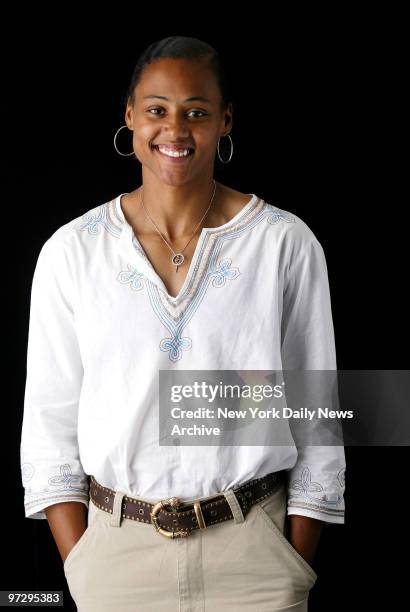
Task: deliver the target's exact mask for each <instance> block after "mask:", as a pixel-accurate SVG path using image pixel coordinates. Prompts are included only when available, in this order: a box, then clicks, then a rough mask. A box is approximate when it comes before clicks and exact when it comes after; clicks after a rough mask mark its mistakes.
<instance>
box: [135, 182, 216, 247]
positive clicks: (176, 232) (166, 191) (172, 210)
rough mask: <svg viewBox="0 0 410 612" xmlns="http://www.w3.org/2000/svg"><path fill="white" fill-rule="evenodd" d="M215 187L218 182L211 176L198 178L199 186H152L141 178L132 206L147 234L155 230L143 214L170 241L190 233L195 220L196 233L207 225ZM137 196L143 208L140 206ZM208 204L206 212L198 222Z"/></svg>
mask: <svg viewBox="0 0 410 612" xmlns="http://www.w3.org/2000/svg"><path fill="white" fill-rule="evenodd" d="M219 190H220V188H219V185H218V183H217V182H216V181H215V183H214V180H213V178H212V177H211V178H209V179H208V180H206V181H205V180H202V181H201V183H200V185H199V186H198V184H196V185H195V186H193V185H182V186H181V185H178V186H172V185H165V184H163V183H161V184H159V185H158V184H155V186H154V185H153V184H152V183H151V182H150V181H147V180H144V181H143V184H142V186H141V187H140V188H139V189H138V190H137V192H136V206H137V207H138V209H140V210H139V215H140V217H141V218H144V219H145V221H144V225H145V227H146V228H147V232H148V233H157V230H156V229H155V226H154V224H153V223H152V221H151V220H150V219H149V217H148V216H147V213H148V215H149V216H150V217H151V219H152V220H153V221H154V222H155V224H156V225H157V227H158V229H159V230H160V231H161V233H162V234H163V235H164V236H165V238H166V239H168V240H170V241H174V240H179V239H181V238H184V237H189V236H191V235H192V233H193V231H194V229H195V227H196V226H197V225H198V223H199V225H198V227H197V229H196V231H197V232H198V231H200V230H201V228H202V227H206V226H207V222H208V219H209V215H210V213H211V211H212V210H213V209H214V207H215V205H216V201H217V199H218V195H219ZM141 196H142V200H143V204H144V207H145V209H144V208H143V207H142V206H141ZM212 196H213V199H212V203H211V198H212ZM208 207H209V211H208V213H207V214H206V216H205V218H204V219H203V220H202V222H201V223H200V221H201V219H202V217H203V215H204V214H205V213H206V211H207V210H208ZM146 211H147V212H146Z"/></svg>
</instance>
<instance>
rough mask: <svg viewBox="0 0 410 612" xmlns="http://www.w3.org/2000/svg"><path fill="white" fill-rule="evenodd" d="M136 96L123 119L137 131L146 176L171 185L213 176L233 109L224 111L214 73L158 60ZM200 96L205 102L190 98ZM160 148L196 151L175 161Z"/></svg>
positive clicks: (197, 65)
mask: <svg viewBox="0 0 410 612" xmlns="http://www.w3.org/2000/svg"><path fill="white" fill-rule="evenodd" d="M134 96H135V103H134V106H133V107H132V106H131V104H130V102H128V104H127V109H126V114H125V120H126V123H127V126H128V127H129V129H131V130H133V148H134V153H135V155H136V157H137V158H138V160H139V161H140V162H141V164H142V166H143V172H146V171H149V172H151V173H153V174H154V175H155V176H156V177H158V179H159V180H160V181H161V182H164V183H168V184H183V183H186V182H189V181H192V180H193V179H195V177H197V176H202V177H204V176H213V168H214V160H215V154H216V149H217V145H218V140H219V138H220V137H222V136H225V135H226V134H228V133H229V131H230V129H231V127H232V113H231V109H229V110H227V111H226V112H224V113H222V112H221V108H220V104H221V94H220V91H219V87H218V82H217V80H216V78H215V76H214V74H213V72H212V71H211V70H210V69H209V68H207V67H206V65H205V64H204V63H203V62H197V61H192V60H185V59H163V60H158V61H156V62H154V63H153V64H149V65H148V66H147V67H146V68H145V69H144V72H143V74H142V77H141V80H140V82H139V83H138V85H137V86H136V88H135V90H134ZM198 97H199V98H203V99H191V100H189V98H198ZM159 144H162V145H168V148H171V149H172V148H173V149H176V148H179V149H183V148H186V147H192V148H193V149H194V151H193V153H192V154H191V155H189V156H188V157H187V158H184V160H183V161H182V162H178V163H175V162H173V161H172V159H169V158H168V157H167V156H166V155H163V154H161V153H160V152H159V151H158V149H156V148H155V147H156V146H158V145H159ZM204 173H205V175H204Z"/></svg>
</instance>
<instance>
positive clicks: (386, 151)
mask: <svg viewBox="0 0 410 612" xmlns="http://www.w3.org/2000/svg"><path fill="white" fill-rule="evenodd" d="M186 8H187V9H188V8H189V7H186ZM148 9H149V10H148ZM162 10H163V9H161V8H160V6H159V5H157V6H154V5H152V6H151V7H147V13H146V15H144V17H142V13H141V12H140V10H139V11H138V12H135V13H132V11H131V12H130V13H129V14H127V13H126V12H125V9H124V12H123V13H122V14H119V15H118V16H117V15H115V14H114V11H113V12H112V14H105V18H107V17H108V19H106V20H104V23H102V22H101V21H100V18H101V15H97V16H95V17H94V19H90V20H88V21H87V22H86V21H85V19H84V15H82V14H81V15H80V13H79V14H78V15H76V14H75V13H74V12H73V13H72V14H68V15H67V14H66V15H64V13H62V15H60V16H59V17H58V18H57V16H56V15H55V16H53V15H52V14H51V13H50V14H44V15H39V14H38V13H37V12H36V13H35V12H34V11H33V14H32V15H29V14H27V13H24V15H23V14H22V15H15V16H13V17H10V15H9V17H8V20H6V22H5V25H6V27H5V30H6V31H5V38H4V40H3V42H2V50H3V53H2V59H3V71H2V80H3V85H4V89H3V96H2V100H1V104H2V118H3V121H2V129H3V155H4V161H3V164H2V167H3V170H4V169H5V170H6V171H5V174H4V177H3V181H2V184H3V186H5V190H3V196H4V199H3V232H2V238H3V239H2V246H3V258H2V262H3V275H2V281H3V286H5V287H6V290H5V292H4V293H3V303H4V304H5V314H4V317H3V332H4V333H3V354H4V358H5V359H4V366H3V372H4V373H5V378H4V383H3V390H4V393H3V402H4V403H3V410H2V416H3V423H4V429H3V440H2V454H3V459H2V462H3V487H2V489H3V492H2V503H1V504H0V507H1V514H2V517H1V519H2V523H1V524H2V527H3V534H2V535H3V542H4V546H3V548H2V559H3V562H5V563H4V567H3V570H2V573H1V575H0V590H9V589H10V590H11V589H26V590H28V589H65V592H66V596H65V599H66V607H65V609H67V610H69V609H74V608H73V607H72V608H71V607H70V605H72V602H70V597H69V595H68V591H67V589H66V584H65V579H64V574H63V569H62V563H61V560H60V557H59V555H58V551H57V549H56V546H55V544H54V541H53V539H52V536H51V532H50V530H49V528H48V524H47V522H46V521H35V520H32V519H25V518H24V508H23V489H22V486H21V479H20V466H19V444H20V427H21V418H22V409H23V395H24V382H25V359H26V352H25V351H26V343H27V331H28V315H29V295H30V286H31V280H32V274H33V271H34V266H35V262H36V258H37V255H38V252H39V250H40V248H41V245H42V244H43V243H44V241H45V240H46V239H47V238H48V237H49V236H50V235H51V234H52V233H53V232H54V231H55V230H56V229H57V228H58V227H59V226H60V225H62V224H63V223H66V222H68V221H69V220H71V219H73V218H74V217H76V216H78V215H80V214H81V213H82V212H85V211H86V210H88V209H90V208H91V207H93V206H96V205H97V204H100V203H102V202H105V201H107V200H108V199H110V198H112V197H114V196H115V195H117V194H118V193H120V192H125V191H132V190H133V189H135V188H136V187H137V186H138V185H139V184H140V177H141V175H140V168H139V164H138V163H137V162H135V161H132V160H130V158H121V157H120V156H118V154H117V153H116V152H115V150H114V148H113V144H112V140H113V136H114V133H115V131H116V130H117V129H118V128H119V127H120V125H122V124H123V123H124V109H123V106H122V100H123V96H124V94H125V90H126V87H127V85H128V82H129V79H130V77H131V72H132V69H133V66H134V63H135V61H136V59H137V57H138V55H139V54H140V53H141V52H142V50H143V49H144V48H145V47H146V46H147V45H148V44H150V43H151V42H152V41H154V40H158V39H160V38H163V37H165V36H169V35H186V36H195V37H198V38H201V39H203V40H205V41H207V42H209V43H210V44H211V45H213V46H214V47H215V48H217V49H218V50H219V51H220V53H221V55H222V59H223V61H224V63H225V66H226V69H227V71H228V73H229V74H230V80H231V84H232V88H233V92H234V96H235V102H236V105H235V108H234V126H233V130H232V133H231V136H232V139H233V142H234V154H233V158H232V162H231V163H230V164H227V165H226V166H224V167H223V168H222V167H221V164H220V163H217V164H216V171H215V178H216V179H217V180H219V181H221V182H222V183H224V184H226V185H228V186H231V187H233V188H234V189H237V190H239V191H243V192H245V193H251V192H253V193H257V194H258V195H259V196H261V197H262V198H264V199H265V200H266V201H268V202H270V203H272V204H277V205H278V206H280V207H281V208H283V209H285V210H288V211H291V212H294V213H296V214H297V215H298V216H300V217H301V218H302V219H303V220H304V221H305V222H306V223H307V224H308V225H309V227H310V228H311V229H312V230H313V232H314V233H315V234H316V236H317V237H318V239H319V241H320V242H321V244H322V245H323V248H324V250H325V254H326V259H327V265H328V271H329V281H330V289H331V295H332V311H333V317H334V326H335V335H336V347H337V357H338V368H339V369H405V368H406V367H408V365H409V358H408V348H407V347H408V343H407V339H406V332H407V331H408V326H407V314H408V311H409V310H408V300H407V296H406V289H407V288H408V280H407V281H406V280H405V279H406V278H407V279H408V272H407V269H408V243H409V229H408V227H409V226H408V209H407V207H408V198H407V201H406V199H405V192H404V177H403V170H404V147H406V148H407V146H406V145H407V142H408V139H406V138H405V136H404V126H403V123H404V113H403V110H404V100H403V95H404V80H405V79H404V74H405V73H404V67H403V60H402V57H403V46H404V44H403V43H402V34H401V26H400V23H401V18H400V15H393V14H391V15H383V14H378V15H377V14H375V13H373V14H372V15H368V14H366V15H365V14H363V15H358V14H357V11H356V12H355V13H354V14H353V12H352V13H351V14H348V13H345V14H344V15H341V14H334V15H330V14H324V13H321V12H319V11H318V12H317V14H313V13H310V14H301V13H295V14H294V15H291V16H289V15H287V16H286V17H284V16H282V15H274V14H272V15H270V17H269V19H267V18H265V16H264V15H263V14H262V13H260V14H255V15H253V16H252V15H250V14H249V15H248V13H244V15H246V16H247V18H248V17H249V19H247V22H246V24H243V25H242V28H241V29H239V30H238V29H236V28H237V27H238V26H235V24H234V22H233V19H234V18H235V19H236V18H238V17H239V15H236V16H235V14H232V11H231V9H229V10H227V11H221V12H220V14H219V13H212V14H211V16H212V22H213V24H214V26H213V28H211V29H208V30H206V29H201V28H199V27H196V26H195V23H194V20H193V19H192V18H191V20H189V19H188V20H187V21H186V22H184V21H183V20H182V21H179V20H176V23H177V25H175V24H174V25H173V26H170V25H169V22H168V19H167V18H166V16H165V15H164V14H162ZM210 10H211V9H210V8H209V7H205V6H202V7H197V8H196V9H195V11H198V16H197V19H198V20H199V21H201V20H200V15H201V13H202V11H205V12H206V13H208V15H209V14H210ZM150 11H155V13H152V14H150ZM187 14H188V15H189V14H190V11H188V13H187ZM121 143H122V148H123V149H124V148H126V145H125V144H124V143H125V141H124V140H121ZM126 150H128V149H126ZM406 195H407V194H406ZM346 460H347V474H346V494H345V502H346V517H345V525H343V526H340V525H335V526H329V528H327V529H326V530H325V532H324V533H323V536H322V539H321V542H320V545H319V549H318V553H317V557H316V560H315V568H316V571H317V572H318V575H319V578H318V581H317V583H316V585H315V587H314V588H313V589H312V591H311V595H310V610H312V611H313V612H315V611H322V610H326V611H327V610H332V611H333V610H334V611H336V610H346V609H349V608H350V606H352V605H353V606H355V607H356V606H357V607H360V606H364V605H366V607H368V608H369V609H372V608H373V606H376V605H379V606H380V605H381V602H382V601H385V602H386V607H387V602H388V606H389V609H395V606H397V609H398V608H399V606H402V605H403V604H404V602H405V601H406V599H405V580H404V574H405V569H406V564H407V561H406V554H404V556H401V553H403V552H404V553H406V552H407V550H408V535H407V529H406V517H407V514H408V510H407V506H406V499H407V479H408V473H407V462H408V449H407V447H394V448H388V447H379V448H371V447H350V448H346ZM400 557H401V558H400ZM407 565H408V564H407Z"/></svg>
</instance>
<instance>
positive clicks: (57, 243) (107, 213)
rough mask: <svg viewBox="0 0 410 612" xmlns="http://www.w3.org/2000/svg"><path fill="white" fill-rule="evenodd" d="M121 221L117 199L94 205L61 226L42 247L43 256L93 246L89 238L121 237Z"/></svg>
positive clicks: (71, 251)
mask: <svg viewBox="0 0 410 612" xmlns="http://www.w3.org/2000/svg"><path fill="white" fill-rule="evenodd" d="M120 226H121V223H120V220H119V219H116V218H115V198H114V199H112V200H108V201H105V202H102V203H100V204H97V205H94V206H92V207H91V208H89V209H87V210H86V211H85V212H83V213H81V214H80V215H78V216H76V217H73V218H72V219H70V220H69V221H67V222H66V223H64V224H62V225H60V226H59V227H58V228H57V229H56V230H55V231H54V232H53V233H52V234H51V235H50V236H49V238H47V240H46V241H45V242H44V243H43V245H42V247H41V254H42V255H49V256H51V257H53V256H57V255H58V254H63V253H66V252H69V253H71V254H73V252H75V250H76V249H77V250H78V249H81V248H84V247H86V246H87V245H88V244H91V242H90V240H89V238H90V237H96V236H104V235H105V234H106V233H108V234H111V235H119V233H120V231H121V230H120Z"/></svg>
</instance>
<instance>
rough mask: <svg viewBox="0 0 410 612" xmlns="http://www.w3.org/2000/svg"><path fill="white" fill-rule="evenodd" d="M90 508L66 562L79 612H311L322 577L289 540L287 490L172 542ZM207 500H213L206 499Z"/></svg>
mask: <svg viewBox="0 0 410 612" xmlns="http://www.w3.org/2000/svg"><path fill="white" fill-rule="evenodd" d="M123 495H125V493H122V492H119V491H117V492H116V495H115V500H114V511H113V513H112V514H110V513H108V512H105V511H104V510H100V509H99V508H97V506H95V505H94V503H93V502H92V501H90V504H89V514H88V527H87V529H86V531H85V532H84V534H83V535H82V536H81V538H80V539H79V540H78V542H77V543H76V544H75V545H74V547H73V548H72V549H71V551H70V553H69V555H68V557H67V558H66V560H65V562H64V572H65V575H66V578H67V583H68V586H69V589H70V593H71V595H72V597H73V599H74V601H75V603H76V605H77V607H78V610H79V611H80V612H106V611H112V612H131V611H132V612H148V611H152V612H222V611H226V612H237V611H241V610H249V611H255V612H256V611H257V612H263V611H265V610H269V611H272V610H277V611H280V610H291V611H292V612H303V611H305V612H306V611H307V609H308V607H307V600H308V596H309V591H310V589H311V588H312V586H313V585H314V583H315V581H316V579H317V575H316V573H315V572H314V570H313V569H312V567H311V566H310V565H309V564H308V563H307V562H306V561H305V560H304V559H303V557H301V555H299V554H298V553H297V551H296V550H295V549H294V548H293V546H292V545H291V544H290V542H289V541H288V539H287V538H286V537H285V535H284V527H285V518H286V489H285V485H284V484H282V485H281V486H280V487H279V488H278V489H277V490H276V491H275V492H274V493H272V494H271V495H270V496H268V497H266V498H265V499H263V500H261V501H260V502H259V503H257V504H255V505H254V506H252V508H251V510H250V511H249V512H248V514H247V515H246V518H245V520H244V519H243V514H242V511H241V508H240V506H239V504H238V501H237V499H236V497H235V495H234V494H233V491H232V490H229V491H225V492H224V495H225V496H226V498H227V500H228V502H229V505H230V507H231V509H232V513H233V515H234V519H232V520H229V521H226V522H222V523H219V524H216V525H212V526H210V527H208V528H207V529H205V530H204V531H201V530H195V531H194V532H193V533H192V534H191V535H190V536H188V537H187V538H176V539H174V540H172V539H168V538H166V537H164V536H162V535H161V534H159V533H157V532H156V531H155V528H154V527H153V525H150V524H147V523H140V522H138V521H133V520H132V519H127V518H122V517H121V505H122V497H123ZM202 499H207V498H202Z"/></svg>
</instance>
